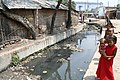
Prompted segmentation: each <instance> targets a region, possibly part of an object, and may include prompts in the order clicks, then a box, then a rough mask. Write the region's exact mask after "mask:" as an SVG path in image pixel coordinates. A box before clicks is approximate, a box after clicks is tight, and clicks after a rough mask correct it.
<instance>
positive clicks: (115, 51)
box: [113, 48, 117, 57]
mask: <svg viewBox="0 0 120 80" xmlns="http://www.w3.org/2000/svg"><path fill="white" fill-rule="evenodd" d="M116 53H117V48H116V49H115V50H114V52H113V56H114V57H115V56H116Z"/></svg>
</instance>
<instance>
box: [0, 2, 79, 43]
mask: <svg viewBox="0 0 120 80" xmlns="http://www.w3.org/2000/svg"><path fill="white" fill-rule="evenodd" d="M3 4H4V7H6V8H5V9H4V11H2V7H0V9H1V11H2V13H1V14H2V15H0V29H1V33H2V34H1V33H0V38H1V40H0V42H1V41H6V40H11V39H15V38H22V39H35V38H36V37H39V35H41V34H48V31H49V29H50V26H51V20H52V15H53V13H54V11H55V8H56V5H57V2H51V1H43V0H24V1H20V0H12V1H11V0H4V2H3ZM67 13H68V7H66V6H64V5H62V4H61V5H60V7H59V10H58V11H57V14H56V19H55V24H54V30H53V33H58V32H60V31H64V30H65V28H66V20H67V18H68V17H67V16H68V15H67ZM72 15H73V17H72V21H73V24H72V25H73V26H74V25H77V24H78V14H77V12H75V11H73V12H72ZM2 36H3V37H2Z"/></svg>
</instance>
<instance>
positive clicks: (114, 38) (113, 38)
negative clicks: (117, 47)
mask: <svg viewBox="0 0 120 80" xmlns="http://www.w3.org/2000/svg"><path fill="white" fill-rule="evenodd" d="M108 40H109V41H113V42H114V44H116V37H115V36H109V38H108Z"/></svg>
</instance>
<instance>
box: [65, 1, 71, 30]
mask: <svg viewBox="0 0 120 80" xmlns="http://www.w3.org/2000/svg"><path fill="white" fill-rule="evenodd" d="M68 8H69V10H68V20H67V24H66V28H70V26H71V23H72V20H71V0H69V2H68Z"/></svg>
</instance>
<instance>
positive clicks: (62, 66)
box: [0, 31, 100, 80]
mask: <svg viewBox="0 0 120 80" xmlns="http://www.w3.org/2000/svg"><path fill="white" fill-rule="evenodd" d="M99 37H100V35H99V34H98V33H96V32H94V31H87V32H79V33H78V34H76V35H74V36H72V37H70V38H68V39H66V40H63V41H61V42H59V43H57V44H55V45H53V46H50V47H48V48H46V49H45V50H42V51H39V52H36V53H35V54H33V55H31V56H29V57H28V58H26V59H24V60H23V61H22V62H20V64H19V65H17V66H16V67H15V66H13V67H9V68H8V69H7V70H6V71H3V72H2V73H0V80H82V78H83V76H84V74H85V72H86V70H87V68H88V65H89V63H90V61H91V59H92V57H93V55H94V53H95V51H96V48H97V44H98V40H99Z"/></svg>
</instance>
